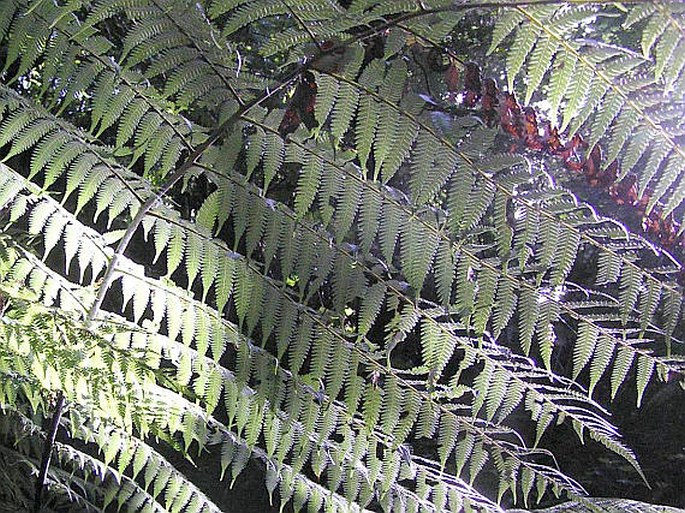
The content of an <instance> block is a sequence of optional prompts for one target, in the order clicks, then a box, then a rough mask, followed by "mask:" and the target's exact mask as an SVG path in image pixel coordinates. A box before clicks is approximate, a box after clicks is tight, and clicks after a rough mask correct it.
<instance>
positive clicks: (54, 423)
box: [33, 392, 64, 513]
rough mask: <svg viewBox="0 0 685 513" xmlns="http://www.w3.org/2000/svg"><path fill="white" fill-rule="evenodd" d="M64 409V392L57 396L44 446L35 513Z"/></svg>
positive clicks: (41, 494) (39, 506)
mask: <svg viewBox="0 0 685 513" xmlns="http://www.w3.org/2000/svg"><path fill="white" fill-rule="evenodd" d="M63 410H64V394H63V393H62V392H60V393H59V395H58V396H57V404H56V405H55V412H54V413H53V414H52V420H51V422H50V431H49V432H48V436H47V438H46V440H45V445H44V446H43V456H42V458H41V462H40V473H39V474H38V478H37V480H36V495H35V497H34V500H33V513H38V512H39V511H40V508H41V505H42V502H43V489H44V488H45V479H46V478H47V476H48V469H49V468H50V460H51V459H52V448H53V446H54V445H55V438H56V437H57V428H58V427H59V422H60V420H61V419H62V412H63Z"/></svg>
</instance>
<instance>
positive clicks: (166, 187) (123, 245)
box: [87, 65, 307, 321]
mask: <svg viewBox="0 0 685 513" xmlns="http://www.w3.org/2000/svg"><path fill="white" fill-rule="evenodd" d="M306 68H307V66H306V65H302V66H299V67H298V68H297V69H295V70H294V71H291V72H290V73H288V74H287V75H286V77H285V78H284V79H283V80H282V81H281V83H280V84H279V85H278V86H276V87H274V88H273V89H268V90H267V91H265V92H264V93H263V94H262V95H260V96H258V97H257V98H254V99H253V100H252V101H250V102H248V103H245V104H244V105H243V106H242V107H241V108H240V109H238V110H237V111H236V112H234V113H233V114H232V115H231V116H229V118H228V119H226V120H225V121H224V122H223V123H221V124H220V125H219V126H218V127H217V128H216V130H214V132H213V133H212V134H211V135H210V136H209V137H208V138H207V140H206V141H205V142H203V143H202V144H201V145H199V146H198V147H197V148H196V149H195V151H193V153H191V154H190V155H189V156H188V158H186V160H185V162H183V164H181V166H180V167H179V168H178V169H177V170H176V171H175V172H174V173H172V174H171V176H169V178H167V179H166V181H165V182H164V183H163V184H162V186H161V187H160V188H159V190H158V191H157V192H156V193H155V194H154V195H153V196H151V197H150V198H148V199H147V201H146V202H145V203H143V204H142V205H141V206H140V208H139V209H138V212H137V213H136V216H135V217H134V218H133V221H131V224H130V225H129V226H128V228H127V229H126V232H125V233H124V236H123V237H122V238H121V241H119V245H118V246H117V249H116V250H115V252H114V255H112V259H111V260H110V262H109V265H108V266H107V270H106V271H105V276H104V277H103V279H102V283H101V285H100V288H99V289H98V294H97V297H96V298H95V302H94V303H93V306H92V307H91V309H90V310H89V312H88V317H87V319H88V321H93V320H94V319H95V317H96V316H97V314H98V312H99V311H100V308H101V307H102V302H103V301H104V299H105V294H106V293H107V291H108V290H109V287H110V285H111V284H112V281H113V280H114V271H115V270H116V267H117V264H118V263H119V259H120V258H121V256H122V255H123V254H124V252H125V251H126V249H127V248H128V245H129V244H130V243H131V240H132V239H133V235H134V234H135V232H136V230H137V229H138V227H139V226H140V224H141V223H142V222H143V219H144V218H145V216H146V215H147V214H148V212H149V211H150V209H151V208H152V207H153V206H154V205H155V204H157V202H159V201H161V200H162V197H163V196H164V195H165V194H166V193H167V192H169V191H170V190H171V188H172V187H173V186H174V185H175V184H176V182H178V181H179V180H180V179H181V178H183V176H184V175H185V174H186V172H187V171H188V170H189V169H190V168H191V167H192V166H193V165H194V164H195V161H196V160H197V159H198V158H200V156H202V154H203V153H204V152H205V151H206V150H207V149H208V148H209V147H210V146H211V145H212V144H214V143H215V142H216V141H217V140H218V139H219V138H220V137H221V135H222V134H223V133H224V131H225V130H226V129H227V128H228V127H229V126H231V125H233V124H234V123H235V122H236V121H238V120H239V119H240V118H241V117H242V116H244V115H245V114H246V113H247V112H248V111H249V110H250V109H252V108H253V107H256V106H257V105H259V104H261V103H262V102H264V101H266V100H267V99H268V98H270V97H271V96H273V95H274V94H276V93H277V92H279V91H280V90H281V89H283V88H285V87H286V86H287V85H288V84H290V83H291V82H292V81H293V80H294V79H295V78H296V77H297V76H299V74H300V73H302V72H303V71H305V69H306Z"/></svg>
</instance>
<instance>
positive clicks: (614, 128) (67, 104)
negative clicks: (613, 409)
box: [0, 0, 685, 512]
mask: <svg viewBox="0 0 685 513" xmlns="http://www.w3.org/2000/svg"><path fill="white" fill-rule="evenodd" d="M77 4H78V3H67V5H62V4H60V3H53V2H41V1H37V2H22V1H19V0H17V1H12V2H7V3H5V5H4V6H3V8H4V9H6V10H7V17H6V18H4V19H3V18H2V17H0V41H3V44H4V45H5V47H6V49H7V51H6V59H5V69H4V72H3V73H4V75H3V77H4V78H6V79H7V80H5V82H6V84H3V85H0V152H2V153H0V156H2V158H3V162H4V164H0V244H1V247H0V250H1V251H0V264H1V266H0V278H1V279H2V281H1V282H0V295H1V296H2V299H3V309H2V312H1V313H2V317H0V338H1V339H2V343H1V344H0V372H2V373H3V376H4V378H3V383H4V385H2V386H0V405H2V407H3V408H5V409H6V411H7V415H6V416H5V417H3V422H4V423H3V424H2V426H1V427H2V430H0V434H1V435H2V439H0V440H1V441H2V444H0V450H2V451H4V450H7V451H13V452H12V454H13V455H14V454H21V457H22V458H23V459H24V461H25V468H24V471H25V472H28V473H30V472H32V471H33V469H35V468H36V466H37V465H38V462H39V460H40V457H41V454H40V449H39V448H38V446H37V445H36V442H37V441H40V440H42V439H43V438H44V436H45V434H44V433H43V432H42V431H41V429H40V428H39V427H37V425H36V423H35V419H33V418H32V415H38V414H39V415H42V416H44V417H45V416H48V415H50V414H51V409H52V407H53V405H52V404H51V403H50V401H49V399H50V398H51V397H54V396H55V395H56V394H63V395H64V397H65V398H66V401H67V409H66V412H65V415H64V417H63V418H62V421H61V428H60V429H64V430H65V433H67V432H68V433H69V435H70V437H71V439H72V440H76V441H78V442H77V443H75V444H70V443H60V444H56V445H55V446H54V447H53V453H54V456H55V460H56V462H55V465H54V466H53V467H52V468H51V470H50V473H49V476H48V489H49V490H51V492H54V493H53V494H52V495H51V497H52V496H53V495H54V497H56V498H57V497H59V498H61V499H60V500H62V499H63V498H66V499H67V500H70V501H71V502H73V503H74V504H75V505H79V506H83V507H85V508H86V509H87V508H91V509H95V510H97V509H98V508H100V509H102V508H106V507H108V505H109V506H110V507H112V508H116V507H117V506H118V507H119V508H121V509H124V510H126V509H128V510H130V511H172V512H177V511H220V506H218V505H216V504H214V503H213V502H212V501H211V500H210V499H209V498H208V497H207V496H206V495H205V492H206V490H205V492H203V491H201V490H199V489H198V488H197V487H196V486H195V485H193V484H192V483H191V482H190V478H189V477H188V476H186V475H183V474H182V473H180V472H179V471H178V470H176V469H175V468H174V467H173V465H171V464H170V463H169V462H168V461H167V460H166V459H165V458H164V457H163V456H162V454H163V453H164V449H163V448H162V447H160V446H159V445H156V444H153V443H152V442H150V435H154V436H155V437H158V438H159V439H160V440H162V441H163V443H164V444H167V445H168V446H169V447H172V448H175V449H177V450H179V451H181V452H183V453H184V454H185V455H187V456H188V457H192V455H193V454H195V453H197V454H200V453H202V454H208V455H211V457H213V458H216V459H217V460H218V462H219V464H218V467H219V468H220V469H221V470H220V472H219V473H218V474H219V475H217V476H215V477H216V479H217V480H221V479H224V477H226V476H228V477H229V478H230V480H231V481H235V479H238V478H239V476H240V474H241V473H242V471H243V470H244V469H245V467H246V465H247V462H248V460H249V459H250V458H253V459H256V460H258V461H260V462H261V464H262V468H263V469H264V473H265V482H266V487H267V490H268V492H269V494H270V495H273V494H274V493H275V492H276V490H278V495H279V496H280V500H281V501H282V503H283V504H285V503H287V502H288V501H292V504H293V506H294V508H295V509H296V510H302V509H305V508H307V509H308V510H310V511H319V510H321V509H326V510H331V511H362V510H366V509H369V510H379V509H382V510H385V511H405V510H409V511H429V512H433V511H443V510H449V511H473V510H476V511H493V512H495V511H500V504H502V503H522V504H524V505H526V506H528V505H532V504H533V503H536V502H539V501H541V500H543V499H544V498H546V496H547V494H548V493H552V494H553V495H555V496H562V495H565V496H569V497H575V498H580V499H581V500H582V497H583V495H584V490H583V487H582V485H581V484H579V483H577V482H576V481H575V480H574V479H572V478H571V477H569V476H566V475H565V474H563V473H562V472H561V471H560V470H559V469H558V468H557V467H556V464H555V461H554V458H553V455H552V454H551V453H549V452H548V451H546V450H545V449H542V448H540V446H541V445H542V442H543V437H544V435H545V433H546V432H547V431H548V429H550V428H551V426H553V425H555V424H557V423H562V422H568V423H569V425H570V426H572V427H573V429H574V430H575V431H576V432H577V434H578V436H579V438H580V439H581V440H583V439H584V438H585V437H586V436H589V437H591V438H592V439H595V440H597V441H599V442H600V443H601V444H603V445H605V446H606V447H607V448H608V449H609V450H611V451H613V452H615V453H616V454H618V455H620V456H622V457H623V458H625V459H626V460H627V461H628V462H629V463H630V464H631V465H633V466H634V467H635V469H636V470H637V472H641V471H640V467H639V464H638V462H637V461H636V458H635V455H634V454H633V452H632V451H631V449H630V448H629V447H627V446H626V445H625V444H624V442H623V441H622V439H621V436H620V433H619V432H618V429H617V428H616V427H615V426H614V425H613V424H612V422H611V419H610V413H609V411H608V410H607V409H606V406H605V405H603V403H602V399H593V397H596V396H597V395H598V394H597V393H596V390H597V388H598V385H599V384H600V383H602V382H604V383H606V384H607V385H608V388H609V389H610V394H609V395H610V396H611V398H613V397H615V396H616V394H617V393H618V392H619V389H620V388H621V386H622V385H624V384H625V383H626V382H628V381H630V382H631V383H633V382H634V383H635V389H636V391H637V394H636V395H637V403H638V405H639V404H640V403H641V401H642V400H643V398H644V395H645V391H646V389H647V387H648V385H649V383H650V382H653V381H654V380H655V376H658V377H660V378H662V379H667V378H668V377H669V375H682V374H683V373H684V372H685V362H684V361H683V359H682V358H681V357H679V356H677V351H675V352H674V351H672V350H671V345H672V344H673V343H679V342H680V341H679V337H681V336H682V330H680V329H679V325H680V324H681V323H682V315H683V314H682V312H683V302H682V299H683V297H682V288H679V287H678V285H677V284H676V283H675V281H674V279H673V277H674V275H675V273H677V272H678V271H679V270H680V268H679V264H678V263H677V262H675V261H674V260H673V259H670V260H669V258H668V255H667V254H666V253H664V252H662V251H661V250H659V249H658V248H655V247H654V246H653V245H652V244H650V243H648V242H647V241H645V240H644V239H642V238H640V237H638V236H635V235H633V234H629V233H627V232H626V231H625V229H624V228H623V227H622V226H621V225H619V224H618V223H616V222H615V221H613V220H611V219H607V218H604V217H601V216H599V215H597V214H596V213H595V212H594V210H593V209H592V207H591V206H590V205H588V204H584V203H581V202H579V201H578V200H577V199H576V198H575V197H574V196H573V195H572V194H571V193H569V192H568V191H566V190H564V189H563V188H561V187H559V186H557V185H556V184H555V182H554V180H553V179H552V178H551V176H550V174H549V173H548V172H547V170H546V169H545V166H546V165H549V163H547V162H535V163H531V162H530V161H529V160H527V159H526V158H524V157H522V156H517V155H512V154H510V153H507V152H505V151H504V150H503V147H502V144H501V141H500V139H499V137H500V135H499V134H498V131H497V129H493V128H488V127H486V126H484V123H482V122H481V121H480V120H478V119H476V118H474V117H472V116H464V115H461V114H460V113H459V112H456V113H455V114H454V115H452V114H451V113H448V112H445V111H443V112H441V111H438V110H435V109H431V108H430V104H431V103H433V104H435V101H439V98H441V97H442V96H445V97H446V96H447V92H446V91H445V85H444V84H442V83H441V82H440V80H437V81H436V80H435V78H434V77H433V78H429V77H428V74H429V73H430V69H428V71H427V68H426V59H427V58H428V57H427V56H428V55H429V52H430V50H431V49H430V48H429V47H428V46H424V44H428V45H433V46H434V47H433V48H432V49H433V50H434V49H435V47H438V48H440V47H441V45H445V43H444V38H445V37H447V36H448V34H449V33H450V31H451V30H453V29H454V27H455V26H457V24H458V23H459V20H460V19H461V18H460V17H459V16H456V15H455V13H454V12H453V11H454V10H457V11H459V12H461V11H463V10H464V8H463V7H462V6H459V7H458V8H457V7H455V6H454V5H453V2H446V1H435V2H420V3H417V2H413V1H412V2H394V1H393V2H390V1H387V2H370V1H355V2H352V5H351V6H350V7H349V8H347V9H345V8H343V7H341V6H340V5H339V4H338V3H337V2H334V1H309V0H287V1H282V2H272V1H267V0H263V1H262V0H259V1H254V2H245V1H230V0H229V1H227V0H217V1H213V2H190V1H185V0H120V1H111V0H100V1H96V2H94V3H93V4H92V5H91V4H88V5H81V4H78V5H77ZM597 9H598V8H597V7H590V6H587V5H581V6H574V7H562V8H560V7H556V6H555V7H544V8H539V9H529V8H526V9H525V10H523V9H522V10H512V11H506V12H505V14H504V16H503V17H502V18H501V19H500V21H499V22H498V25H497V26H496V27H495V30H494V35H493V37H494V42H493V46H495V45H497V44H499V43H500V42H502V41H504V40H505V38H507V37H509V36H510V35H511V34H513V36H511V37H513V44H512V45H511V49H510V51H509V52H508V56H507V60H506V67H507V70H508V73H509V75H508V76H509V77H510V87H512V86H513V84H514V78H515V77H516V76H517V74H518V73H519V72H520V71H522V70H526V73H527V76H528V77H529V82H528V87H529V89H528V91H527V94H526V102H528V101H530V100H531V99H532V98H533V95H534V92H535V91H536V90H538V89H539V88H540V87H541V84H547V83H548V84H549V89H550V93H549V97H550V102H551V104H552V106H553V107H554V108H555V109H558V110H559V112H560V113H561V117H562V124H563V125H564V127H570V128H571V130H574V131H577V130H580V129H582V128H583V127H588V126H589V127H590V128H591V133H592V135H591V139H590V140H591V142H592V143H596V142H597V141H600V140H606V141H608V143H607V144H608V148H607V149H608V153H609V154H610V155H612V156H613V157H616V156H618V157H620V158H621V159H622V163H623V166H624V167H623V169H624V170H625V172H628V171H630V169H632V168H633V167H635V166H638V167H640V163H641V162H643V161H647V165H646V166H645V167H644V169H645V171H644V173H643V175H641V185H642V189H643V190H644V189H646V187H647V186H649V185H650V184H653V183H654V182H655V180H656V181H657V183H656V186H655V187H654V191H655V192H654V193H653V194H652V198H654V199H653V205H656V202H657V201H661V203H663V204H664V205H666V213H670V212H671V211H674V210H676V209H677V208H679V205H680V201H681V200H682V198H680V197H681V196H682V194H681V193H680V192H678V191H679V189H680V187H679V186H677V187H676V188H675V189H674V190H671V186H672V185H673V184H674V183H675V182H676V181H677V180H678V179H680V178H679V177H681V175H682V172H681V171H682V170H681V169H680V167H678V166H679V164H676V162H681V160H678V159H677V158H676V157H677V156H678V155H679V152H680V149H679V148H680V146H679V144H680V143H679V139H678V136H679V133H677V131H678V129H679V128H678V127H676V125H674V123H676V124H677V122H678V121H677V120H675V118H671V117H668V116H667V115H664V116H662V118H659V119H657V118H656V117H655V116H657V114H655V113H656V112H657V111H658V110H659V109H660V108H661V107H660V105H661V103H659V102H661V101H662V100H661V99H659V100H658V101H657V100H654V98H653V96H651V95H650V94H648V90H649V91H652V89H651V88H652V87H653V86H654V83H655V81H656V83H657V84H661V83H662V82H659V81H665V83H666V84H667V86H668V87H666V89H667V90H668V91H671V90H672V89H674V88H675V85H676V84H677V83H678V81H679V80H680V73H676V74H675V75H674V72H673V71H671V68H670V63H671V62H672V60H673V58H674V57H673V55H674V51H671V50H669V47H670V46H673V45H674V44H676V43H674V42H673V41H674V37H675V36H673V35H672V34H671V35H669V34H670V32H669V31H673V30H675V29H676V28H677V27H678V19H679V16H680V11H679V10H678V9H677V8H672V9H671V7H667V6H663V8H662V7H661V6H658V7H657V6H655V7H654V10H653V11H651V10H649V9H647V8H644V9H642V11H638V10H635V11H634V12H633V11H630V12H629V13H628V15H627V16H628V17H627V18H626V26H627V27H630V26H632V25H633V24H635V23H639V22H640V20H641V19H650V20H651V19H652V18H650V17H654V19H659V20H661V21H663V20H664V19H665V18H664V17H666V18H668V20H670V21H669V23H670V24H669V25H668V28H667V29H666V30H665V31H664V33H657V32H655V31H654V30H651V31H650V30H645V32H644V38H643V53H644V55H643V56H639V55H634V54H631V53H630V52H627V51H625V50H624V49H620V48H617V47H609V46H607V45H602V44H599V43H592V42H589V41H582V42H580V41H575V40H573V39H571V38H570V35H573V34H574V32H573V31H574V30H575V29H576V28H577V27H578V26H581V25H583V24H585V23H590V22H591V21H592V17H593V16H596V14H597ZM643 11H644V12H643ZM638 13H639V15H638ZM5 20H7V21H6V22H5ZM647 23H648V24H650V26H651V25H652V24H655V23H652V21H648V22H647ZM269 24H275V25H276V26H279V27H280V28H281V29H282V30H279V31H278V33H277V34H275V35H273V36H272V37H270V38H268V40H265V39H264V38H263V37H262V34H261V33H260V30H261V29H260V27H269V26H270V25H269ZM542 27H544V28H542ZM29 32H30V33H31V34H32V35H31V37H30V38H29V37H24V36H26V35H27V34H29ZM650 34H651V35H650ZM3 37H5V39H2V38H3ZM381 37H383V38H386V39H385V41H384V42H382V45H383V47H382V50H381V51H378V50H373V44H374V43H373V40H374V38H381ZM678 37H679V36H678ZM676 39H677V38H676ZM331 41H332V42H331ZM419 41H420V42H419ZM678 41H679V40H678ZM257 43H259V44H260V45H261V46H260V48H259V51H258V52H257V51H256V50H255V46H254V45H257ZM677 44H679V43H677ZM5 47H3V48H5ZM331 47H332V48H331ZM652 48H656V50H655V55H656V61H655V62H656V69H655V70H654V74H653V75H649V77H650V78H649V79H645V76H647V75H645V74H644V73H643V71H644V70H643V68H645V67H648V66H649V63H648V62H647V61H648V60H649V58H650V51H651V49H652ZM669 52H670V53H669ZM550 62H551V63H553V67H554V68H555V69H554V70H552V72H551V73H550V71H549V66H550ZM274 63H280V64H282V65H283V67H284V70H283V71H279V72H278V73H280V74H279V75H278V76H279V77H281V78H282V80H281V81H280V82H278V81H277V82H275V83H272V82H270V81H268V80H266V79H265V78H264V77H273V76H274V75H275V73H273V70H272V69H271V68H270V67H272V66H273V65H274ZM545 66H547V68H545ZM557 67H558V68H560V70H559V72H556V68H557ZM650 69H651V68H650ZM667 70H668V71H667ZM548 75H549V79H547V78H546V77H547V76H548ZM31 77H38V78H36V79H35V80H33V81H32V78H31ZM305 78H306V79H305ZM428 84H432V85H430V86H429V85H428ZM436 84H437V85H436ZM427 87H433V88H435V87H438V88H442V89H441V90H439V91H437V90H436V91H435V92H433V91H431V93H432V94H435V99H433V98H430V97H428V95H426V94H424V92H425V89H424V88H427ZM289 90H290V92H289ZM443 92H444V93H445V94H443ZM670 94H672V93H670ZM427 98H428V99H427ZM298 102H299V103H298ZM600 103H601V104H602V106H603V108H602V109H598V108H597V106H598V105H599V104H600ZM647 125H650V126H651V128H650V130H647V129H645V127H646V126H647ZM674 127H675V128H674ZM632 130H639V132H635V133H639V134H645V135H640V136H639V137H638V136H635V137H632V138H631V134H632V133H633V132H631V131H632ZM628 139H631V142H629V143H626V141H627V140H628ZM635 141H637V142H635ZM640 141H641V142H640ZM636 145H637V146H636ZM638 146H639V147H638ZM631 162H632V164H631ZM660 166H666V168H667V169H668V171H667V172H664V173H662V172H661V170H662V168H661V167H660ZM650 169H651V171H650ZM181 175H182V176H181ZM178 178H183V184H182V186H181V187H178V189H179V190H177V191H174V195H173V196H172V195H171V194H170V190H171V188H172V187H173V186H174V185H175V183H176V180H177V179H178ZM198 190H199V191H200V192H197V191H198ZM196 194H197V196H199V198H198V197H197V196H196ZM178 198H183V200H182V201H186V200H187V201H188V205H181V204H179V202H178V201H177V200H178ZM678 198H680V199H678ZM132 240H133V242H131V241H132ZM115 245H117V247H116V249H115V248H114V246H115ZM588 255H589V256H588ZM588 258H590V259H592V262H593V263H595V262H596V267H597V272H596V276H592V277H590V278H588V279H587V280H581V279H580V278H578V277H577V276H576V275H577V274H578V270H579V268H581V267H583V266H586V265H587V264H586V262H584V261H582V259H588ZM100 299H104V302H102V303H101V302H100ZM568 331H570V332H572V333H574V335H573V336H571V337H570V338H572V341H570V344H569V345H570V347H572V349H571V353H572V354H571V355H570V356H566V358H568V360H569V365H568V372H567V375H564V374H563V371H562V370H560V367H561V366H560V365H559V362H558V359H560V358H563V357H564V356H563V355H560V349H558V341H559V339H560V338H562V337H566V338H569V335H567V332H568ZM17 390H18V391H19V392H17ZM520 413H523V414H525V415H526V416H527V417H528V418H529V419H530V420H532V422H533V423H534V430H533V431H532V432H519V431H517V430H516V429H514V428H513V427H511V425H510V424H511V422H510V421H512V418H513V416H514V414H520ZM17 426H19V427H21V430H23V431H22V432H21V433H19V431H17V429H18V428H17ZM16 440H21V442H22V443H21V444H18V445H17V444H15V441H16ZM417 441H418V443H416V442H417ZM482 487H486V488H487V487H489V489H488V490H487V492H484V491H483V489H482ZM55 500H57V499H55Z"/></svg>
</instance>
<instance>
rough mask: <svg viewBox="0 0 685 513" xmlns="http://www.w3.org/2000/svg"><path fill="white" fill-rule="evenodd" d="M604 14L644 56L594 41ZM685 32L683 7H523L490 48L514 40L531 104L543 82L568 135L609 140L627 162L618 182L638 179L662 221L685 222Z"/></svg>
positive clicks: (510, 71) (612, 151)
mask: <svg viewBox="0 0 685 513" xmlns="http://www.w3.org/2000/svg"><path fill="white" fill-rule="evenodd" d="M603 15H620V16H622V17H623V19H624V22H623V27H624V28H625V29H627V30H632V31H633V32H636V33H637V34H639V36H638V37H640V38H641V45H640V48H635V50H638V51H632V50H630V49H626V48H623V47H621V46H618V45H610V44H606V43H604V42H601V41H598V40H595V39H588V38H586V37H585V35H584V32H583V30H584V29H585V28H586V27H588V26H591V25H592V24H594V23H596V21H597V19H599V17H600V16H603ZM683 26H685V25H684V18H683V8H682V5H680V4H678V3H665V4H659V5H657V4H644V5H632V6H629V7H627V8H626V9H625V10H623V11H615V10H614V6H599V5H591V4H579V5H575V6H545V7H539V8H528V7H525V8H524V7H522V8H519V9H512V10H508V11H507V12H505V13H504V14H503V16H502V17H501V18H500V20H499V21H498V24H497V27H496V29H495V33H494V35H493V41H492V46H491V50H493V49H494V48H496V47H497V46H499V45H500V44H501V43H502V42H503V41H504V40H505V39H506V38H507V37H508V36H510V35H511V37H512V38H513V41H512V42H511V46H510V48H511V51H510V52H508V58H507V79H508V84H509V89H510V90H514V83H515V79H516V77H517V76H518V75H519V74H520V72H522V71H525V73H526V74H527V75H528V76H530V77H533V79H532V80H529V81H528V83H527V84H526V93H525V101H526V103H528V102H530V100H531V99H532V98H533V93H535V92H536V91H538V90H539V89H540V88H541V85H543V84H544V85H545V88H546V90H545V93H544V96H545V97H546V98H547V99H548V101H549V102H550V104H551V108H550V117H551V119H557V118H558V119H559V120H560V127H561V130H565V129H567V128H568V129H569V131H570V132H571V133H574V132H577V131H578V130H580V129H581V128H582V127H587V128H588V129H589V130H588V132H589V138H588V144H589V146H590V148H592V147H594V146H595V144H597V143H598V142H600V141H601V142H602V143H603V145H604V146H605V150H606V154H607V160H606V163H607V164H609V163H611V162H612V161H613V160H614V159H617V158H618V162H619V164H620V168H621V171H620V173H619V177H618V178H619V179H621V178H623V177H625V176H626V175H627V174H628V173H630V172H635V173H636V174H637V175H638V184H639V187H638V188H639V194H640V196H641V197H642V196H645V195H646V196H647V198H648V199H649V202H648V205H647V212H648V213H649V212H650V211H651V210H652V209H653V208H655V207H656V206H657V205H659V206H660V207H661V215H663V216H668V215H670V214H675V215H676V216H677V217H678V218H679V219H680V218H681V217H682V212H681V211H682V208H681V207H682V204H683V199H684V198H685V182H684V181H683V180H684V178H683V177H684V176H685V175H684V174H683V162H685V150H684V149H683V144H682V135H683V126H682V111H683V101H684V99H683V94H682V91H683V90H684V87H683V76H684V74H683V69H684V68H685V61H684V58H683V51H682V48H684V47H685V32H684V31H683ZM512 34H513V35H512ZM679 48H680V50H679ZM666 70H668V71H667V72H666ZM545 77H546V78H547V80H545ZM600 105H601V107H602V108H598V106H600Z"/></svg>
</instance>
